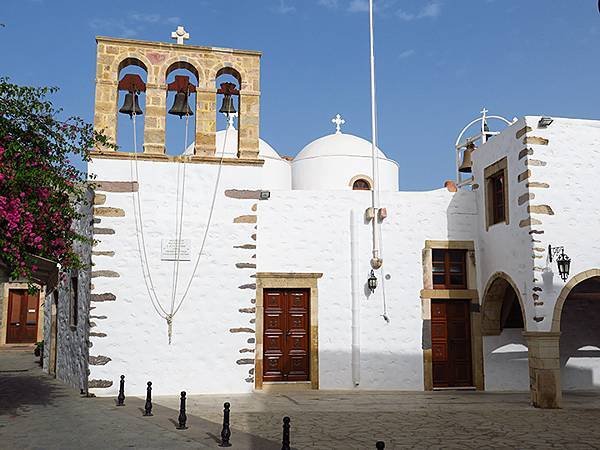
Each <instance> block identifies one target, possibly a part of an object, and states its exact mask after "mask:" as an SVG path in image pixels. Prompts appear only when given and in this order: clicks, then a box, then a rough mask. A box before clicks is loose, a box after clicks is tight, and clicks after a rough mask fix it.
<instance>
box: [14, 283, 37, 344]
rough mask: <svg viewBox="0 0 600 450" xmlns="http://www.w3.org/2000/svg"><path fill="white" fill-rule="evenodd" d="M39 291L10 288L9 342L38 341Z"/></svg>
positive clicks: (31, 342) (25, 342) (26, 342)
mask: <svg viewBox="0 0 600 450" xmlns="http://www.w3.org/2000/svg"><path fill="white" fill-rule="evenodd" d="M39 295H40V294H39V292H36V293H35V294H30V293H29V292H28V291H27V289H10V290H9V294H8V323H7V327H6V343H7V344H33V343H35V342H36V341H37V331H38V316H39Z"/></svg>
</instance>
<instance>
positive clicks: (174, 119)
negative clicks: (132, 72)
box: [164, 60, 200, 155]
mask: <svg viewBox="0 0 600 450" xmlns="http://www.w3.org/2000/svg"><path fill="white" fill-rule="evenodd" d="M164 77H165V78H164V83H165V90H166V109H165V111H164V114H165V118H164V120H165V153H166V154H170V155H180V154H182V153H185V152H186V150H187V149H190V150H189V152H192V150H191V149H193V146H194V140H195V135H196V116H197V114H198V108H197V89H198V85H199V82H200V72H199V71H198V68H197V67H196V66H194V65H193V64H192V63H190V62H187V61H179V60H177V61H173V62H171V63H170V64H169V65H168V66H167V68H166V70H165V72H164ZM184 77H186V78H187V81H186V79H185V78H184ZM185 83H187V85H188V88H187V89H185V88H184V89H183V90H184V91H185V93H186V94H187V104H188V106H189V110H190V112H191V114H190V115H183V116H177V115H173V114H170V113H169V111H172V108H173V107H174V105H175V100H176V96H177V93H178V90H179V91H180V92H181V89H182V88H183V84H185ZM169 86H171V87H169ZM170 89H175V90H170Z"/></svg>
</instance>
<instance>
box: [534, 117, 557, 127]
mask: <svg viewBox="0 0 600 450" xmlns="http://www.w3.org/2000/svg"><path fill="white" fill-rule="evenodd" d="M552 122H554V119H553V118H552V117H542V118H541V119H540V121H539V122H538V127H540V128H548V127H549V126H550V125H552Z"/></svg>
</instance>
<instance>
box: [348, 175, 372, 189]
mask: <svg viewBox="0 0 600 450" xmlns="http://www.w3.org/2000/svg"><path fill="white" fill-rule="evenodd" d="M352 190H353V191H370V190H371V184H370V183H369V182H368V181H367V180H365V179H364V178H359V179H358V180H356V181H355V182H354V183H352Z"/></svg>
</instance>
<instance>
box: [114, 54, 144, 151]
mask: <svg viewBox="0 0 600 450" xmlns="http://www.w3.org/2000/svg"><path fill="white" fill-rule="evenodd" d="M146 79H147V68H146V65H145V64H144V63H143V62H142V61H140V60H139V59H136V58H126V59H124V60H123V61H121V63H120V64H119V71H118V81H119V83H118V87H117V89H118V92H117V102H118V103H117V104H118V106H117V108H118V111H119V113H120V114H117V116H118V117H117V144H118V145H119V147H120V149H121V150H123V151H125V152H134V151H135V149H134V148H133V124H134V123H135V131H136V145H137V151H138V152H142V151H143V145H144V123H145V112H146V96H145V95H144V94H145V92H144V91H145V90H146ZM127 97H129V98H127ZM132 111H134V112H136V115H135V121H133V120H132V119H133V116H132V114H130V113H131V112H132Z"/></svg>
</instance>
